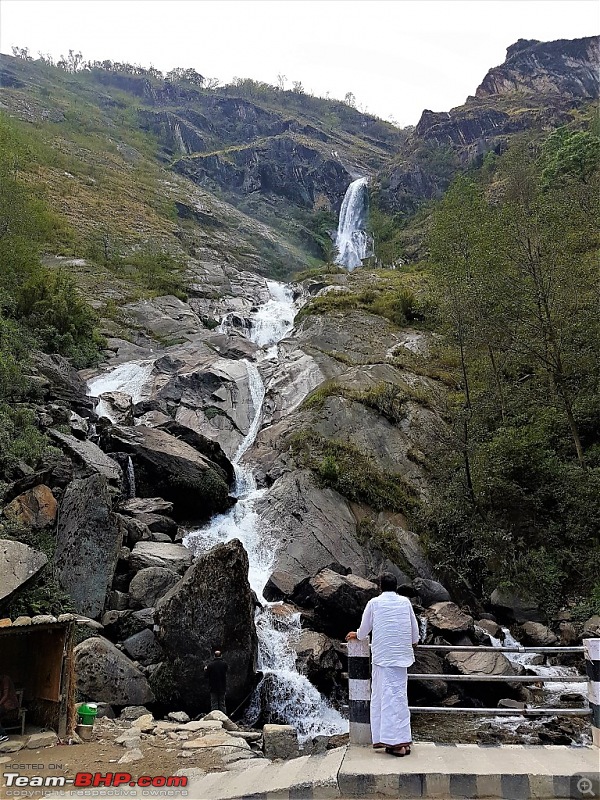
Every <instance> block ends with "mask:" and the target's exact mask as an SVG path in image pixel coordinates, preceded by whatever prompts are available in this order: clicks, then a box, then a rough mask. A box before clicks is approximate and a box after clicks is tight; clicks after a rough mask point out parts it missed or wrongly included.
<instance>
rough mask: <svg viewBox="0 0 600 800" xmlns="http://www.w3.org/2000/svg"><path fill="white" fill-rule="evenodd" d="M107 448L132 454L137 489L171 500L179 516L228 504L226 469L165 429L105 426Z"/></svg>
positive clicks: (209, 512)
mask: <svg viewBox="0 0 600 800" xmlns="http://www.w3.org/2000/svg"><path fill="white" fill-rule="evenodd" d="M105 444H106V447H107V449H108V450H110V451H117V452H125V453H127V454H128V455H130V456H131V460H132V461H133V465H134V468H135V485H136V491H137V493H138V494H139V495H140V496H141V497H155V496H156V495H160V496H161V497H164V498H165V499H166V500H169V501H171V502H172V503H173V505H174V509H175V514H176V515H177V516H178V517H180V518H181V517H188V518H190V517H193V518H196V519H198V518H200V517H209V516H211V515H212V514H214V513H217V512H219V511H225V509H227V508H228V507H229V505H230V500H229V486H228V476H227V474H226V473H225V471H224V470H223V469H222V468H221V467H220V466H218V464H216V463H215V462H213V461H210V460H209V459H208V458H206V456H203V455H202V454H201V453H199V452H198V451H197V450H195V449H194V448H193V447H191V446H190V445H189V444H186V443H185V442H184V441H182V440H180V439H177V438H175V436H171V435H170V434H168V433H167V432H166V431H161V430H157V429H156V428H149V427H147V426H146V425H137V426H135V427H133V428H126V427H119V426H117V425H114V426H112V427H111V428H110V429H108V431H107V434H106V443H105Z"/></svg>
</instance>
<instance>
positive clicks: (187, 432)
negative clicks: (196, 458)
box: [158, 419, 235, 483]
mask: <svg viewBox="0 0 600 800" xmlns="http://www.w3.org/2000/svg"><path fill="white" fill-rule="evenodd" d="M158 428H159V429H160V430H161V431H166V433H168V434H170V435H171V436H175V437H176V438H177V439H181V441H182V442H185V443H186V444H189V445H190V447H193V448H194V450H197V451H198V452H199V453H202V455H203V456H206V458H208V459H210V460H211V461H212V462H213V463H215V464H217V465H218V466H219V467H220V468H221V469H222V470H223V472H224V473H225V475H226V476H227V481H228V483H233V481H234V480H235V472H234V469H233V464H232V463H231V461H230V460H229V459H228V458H227V456H226V455H225V453H224V452H223V448H222V447H221V445H220V444H219V443H218V442H215V441H213V439H209V438H208V437H207V436H203V435H202V434H201V433H198V432H197V431H194V430H192V429H191V428H188V427H187V426H186V425H182V424H181V423H180V422H177V420H174V419H169V420H168V422H163V423H162V424H160V425H159V426H158Z"/></svg>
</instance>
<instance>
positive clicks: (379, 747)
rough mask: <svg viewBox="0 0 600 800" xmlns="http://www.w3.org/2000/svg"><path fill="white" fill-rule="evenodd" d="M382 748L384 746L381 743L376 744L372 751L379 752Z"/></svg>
mask: <svg viewBox="0 0 600 800" xmlns="http://www.w3.org/2000/svg"><path fill="white" fill-rule="evenodd" d="M384 747H385V745H384V744H383V743H382V742H376V744H374V745H373V750H381V749H383V748H384Z"/></svg>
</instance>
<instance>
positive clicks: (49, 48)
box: [0, 0, 600, 125]
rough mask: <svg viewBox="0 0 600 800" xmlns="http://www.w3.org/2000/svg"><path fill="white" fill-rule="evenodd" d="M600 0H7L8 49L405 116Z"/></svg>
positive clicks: (440, 100) (573, 25)
mask: <svg viewBox="0 0 600 800" xmlns="http://www.w3.org/2000/svg"><path fill="white" fill-rule="evenodd" d="M598 9H599V6H598V4H597V2H596V0H0V51H1V52H3V53H8V54H9V55H10V54H11V47H12V46H13V45H18V46H20V47H29V50H30V52H31V54H32V55H34V56H37V53H38V51H41V52H42V53H50V54H51V55H52V56H53V57H55V58H57V57H59V56H60V55H61V54H66V53H67V51H68V50H69V49H73V50H80V51H81V52H82V53H83V56H84V58H86V59H111V60H113V61H128V62H130V63H134V64H135V63H138V64H141V65H142V66H150V65H153V66H154V67H157V68H158V69H160V70H161V71H163V72H166V71H168V70H170V69H172V68H173V67H176V66H179V67H193V68H194V69H196V70H197V71H198V72H200V73H201V74H202V75H205V76H208V77H218V78H220V79H221V81H222V82H227V81H230V80H231V79H232V78H233V77H234V76H238V77H244V78H254V79H256V80H263V81H267V82H269V83H273V84H274V83H276V81H277V75H278V74H280V73H281V74H284V75H286V76H287V78H288V86H289V87H290V88H291V82H292V81H293V80H299V81H302V83H303V85H304V87H305V88H306V90H307V91H310V92H311V93H313V94H319V95H321V96H326V94H327V93H329V95H330V96H331V97H335V98H339V99H342V98H343V97H344V95H345V94H346V92H353V93H354V95H355V96H356V99H357V101H358V104H359V107H361V108H362V109H363V110H367V111H369V112H371V113H374V114H377V115H378V116H380V117H383V118H384V119H388V118H390V117H393V118H394V119H395V120H396V121H397V122H398V123H399V124H400V125H414V124H416V123H417V122H418V120H419V117H420V115H421V111H422V110H423V109H424V108H430V109H432V110H434V111H447V110H449V109H450V108H452V107H453V106H456V105H460V104H462V103H463V102H464V101H465V99H466V97H467V95H469V94H474V92H475V89H476V88H477V86H478V85H479V83H480V82H481V80H482V79H483V76H484V75H485V73H486V72H487V70H488V69H489V68H490V67H492V66H496V65H498V64H501V63H502V62H503V61H504V57H505V52H506V48H507V47H508V46H509V45H510V44H512V43H513V42H515V41H516V40H517V39H539V40H542V41H550V40H553V39H573V38H577V37H581V36H592V35H594V34H597V33H598V32H599V29H600V13H599V10H598Z"/></svg>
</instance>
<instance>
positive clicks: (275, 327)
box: [184, 281, 348, 741]
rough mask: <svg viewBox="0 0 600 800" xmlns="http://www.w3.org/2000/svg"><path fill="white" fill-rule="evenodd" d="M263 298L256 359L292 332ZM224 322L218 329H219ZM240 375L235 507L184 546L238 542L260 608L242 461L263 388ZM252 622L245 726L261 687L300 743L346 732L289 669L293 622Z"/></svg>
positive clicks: (270, 550) (266, 541)
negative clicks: (252, 668)
mask: <svg viewBox="0 0 600 800" xmlns="http://www.w3.org/2000/svg"><path fill="white" fill-rule="evenodd" d="M268 288H269V292H270V294H271V298H270V300H268V301H267V302H266V303H265V304H264V305H262V306H260V307H259V309H258V310H257V311H256V312H255V313H254V314H253V315H252V316H251V317H250V324H249V326H248V329H247V330H248V334H247V335H248V338H249V339H251V340H252V341H253V342H255V344H257V345H259V347H260V348H261V351H260V352H259V353H258V354H257V360H259V361H260V360H262V358H265V357H270V358H273V357H276V355H277V343H278V342H279V341H280V340H281V339H282V338H283V337H284V336H285V335H286V334H287V333H288V332H289V331H290V330H291V329H292V327H293V325H294V316H295V313H296V310H297V309H296V307H295V305H294V300H293V295H292V292H291V290H290V288H289V287H287V286H284V285H282V284H279V283H276V282H275V281H268ZM225 324H226V323H225ZM244 363H245V364H246V369H247V370H248V385H249V393H250V398H251V402H252V409H253V418H252V422H251V423H250V426H249V428H248V432H247V434H246V436H245V438H244V440H243V441H242V443H241V444H240V446H239V448H238V450H237V452H236V454H235V455H234V457H233V459H232V463H233V466H234V470H235V485H234V496H235V497H236V498H237V503H236V504H235V505H234V506H233V508H231V509H230V510H229V511H227V512H226V513H225V514H219V515H218V516H216V517H214V518H213V519H212V520H211V521H210V522H209V523H208V524H207V525H205V526H203V527H201V528H196V529H193V530H190V531H189V532H188V534H187V536H186V537H185V539H184V544H185V545H186V546H187V547H189V548H190V550H192V552H194V553H195V554H196V555H199V554H200V553H205V552H207V551H208V550H210V548H211V547H214V546H215V545H216V544H219V543H221V542H228V541H231V540H232V539H239V540H240V541H241V542H242V544H243V546H244V548H245V550H246V552H247V553H248V560H249V564H250V566H249V573H248V579H249V582H250V586H251V587H252V589H253V590H254V591H255V592H256V595H257V597H258V598H259V599H260V600H261V602H263V603H265V601H264V598H263V589H264V587H265V584H266V582H267V580H268V578H269V576H270V575H271V572H272V571H273V565H274V563H275V557H276V551H277V540H276V537H275V535H274V534H273V532H272V531H270V530H268V529H267V528H266V526H265V524H264V523H263V522H262V521H261V520H260V518H259V516H258V514H257V513H256V512H255V510H254V508H255V504H256V501H257V499H258V498H259V497H260V496H261V495H262V494H263V493H264V492H265V489H257V487H256V480H255V478H254V473H253V471H252V467H251V466H250V465H249V464H246V463H242V459H243V456H244V455H245V453H246V452H247V451H248V449H249V448H250V447H252V445H253V444H254V441H255V439H256V436H257V434H258V432H259V430H260V424H261V417H262V407H263V402H264V397H265V386H264V383H263V380H262V378H261V375H260V373H259V371H258V368H257V366H256V364H255V363H254V362H253V361H250V360H248V359H244ZM265 605H266V607H265V609H264V610H263V611H262V612H259V613H258V615H257V619H256V629H257V634H258V662H259V663H258V667H259V669H260V670H261V671H262V673H263V675H264V678H263V681H262V682H261V685H259V686H258V687H257V689H256V691H255V694H254V696H253V698H252V699H251V702H250V708H249V710H248V712H247V718H248V720H249V721H252V722H254V721H256V720H257V719H258V717H259V716H260V714H261V711H263V709H261V698H262V697H263V696H264V692H263V684H265V682H266V684H268V693H267V694H268V704H269V708H268V711H267V713H268V716H269V718H270V719H273V720H277V721H278V722H283V723H287V724H290V725H293V726H294V727H295V728H296V730H297V731H298V735H299V738H300V741H305V740H307V739H309V738H311V737H314V736H317V735H332V734H335V733H343V732H345V731H347V730H348V722H347V721H346V720H345V719H344V718H343V717H342V716H341V714H339V713H338V712H337V711H336V710H335V709H334V708H332V707H331V706H330V705H329V703H328V702H327V701H326V700H325V699H324V698H323V697H322V695H321V694H320V693H319V692H318V691H317V689H316V688H315V687H314V686H313V685H312V684H311V683H310V681H309V680H308V679H307V678H306V677H305V676H304V675H301V674H300V673H299V672H298V671H297V669H296V664H295V657H296V656H295V651H294V649H293V641H294V638H295V637H296V636H297V635H298V633H299V627H300V618H299V616H298V615H292V616H290V617H287V618H284V617H281V616H279V615H278V616H276V615H275V614H273V612H272V611H271V610H270V607H269V605H268V604H265Z"/></svg>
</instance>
